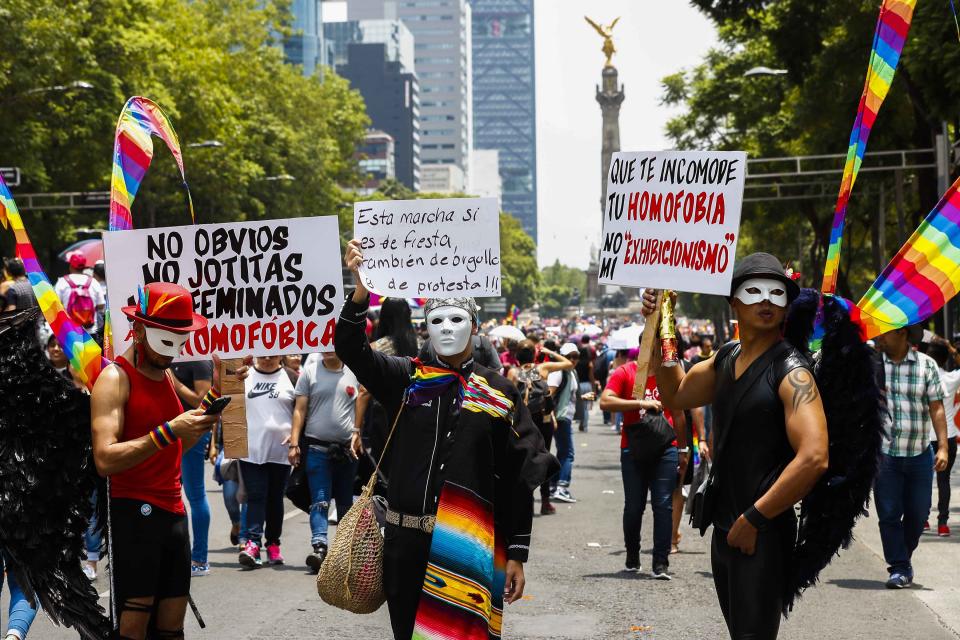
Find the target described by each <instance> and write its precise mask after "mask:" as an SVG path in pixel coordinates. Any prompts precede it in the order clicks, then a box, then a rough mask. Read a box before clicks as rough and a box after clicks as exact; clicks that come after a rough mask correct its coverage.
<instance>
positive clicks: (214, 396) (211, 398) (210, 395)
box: [200, 387, 220, 411]
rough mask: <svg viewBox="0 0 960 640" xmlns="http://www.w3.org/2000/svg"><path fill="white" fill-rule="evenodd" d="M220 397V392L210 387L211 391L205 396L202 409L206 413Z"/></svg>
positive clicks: (201, 405)
mask: <svg viewBox="0 0 960 640" xmlns="http://www.w3.org/2000/svg"><path fill="white" fill-rule="evenodd" d="M219 397H220V392H219V391H217V390H216V389H214V388H213V387H210V391H207V395H205V396H203V400H201V401H200V408H201V409H203V410H204V411H206V410H207V409H209V408H210V405H212V404H213V401H214V400H216V399H217V398H219Z"/></svg>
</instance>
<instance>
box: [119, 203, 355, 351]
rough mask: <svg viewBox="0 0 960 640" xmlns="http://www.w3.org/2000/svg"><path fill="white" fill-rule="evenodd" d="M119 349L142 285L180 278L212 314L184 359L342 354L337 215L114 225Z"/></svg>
mask: <svg viewBox="0 0 960 640" xmlns="http://www.w3.org/2000/svg"><path fill="white" fill-rule="evenodd" d="M103 249H104V262H105V267H106V271H107V298H108V300H109V304H110V321H111V325H112V327H113V340H114V344H115V349H114V350H115V352H116V353H118V354H119V353H122V352H123V351H124V350H126V349H127V347H128V346H130V340H131V335H132V334H131V325H130V321H129V320H127V317H126V316H125V315H124V314H123V311H122V308H123V307H125V306H128V305H132V304H134V301H135V300H136V298H137V288H138V287H141V286H143V285H144V284H146V283H148V282H157V281H160V282H174V283H177V284H179V285H180V286H182V287H184V288H185V289H187V290H188V291H190V292H191V293H192V294H193V307H194V311H196V312H197V313H199V314H200V315H202V316H204V317H206V318H207V321H208V324H207V328H206V329H201V330H200V331H196V332H194V333H193V334H192V335H191V337H190V340H189V341H188V342H187V344H186V346H185V347H184V350H183V354H182V355H181V356H180V358H179V360H181V361H184V360H201V359H209V357H210V354H212V353H216V354H218V355H219V356H221V357H223V358H229V357H241V356H245V355H250V354H252V355H261V356H263V355H282V354H289V353H310V352H316V351H333V332H334V329H335V327H336V322H337V316H338V314H339V308H340V301H341V300H342V299H343V274H342V271H341V269H340V232H339V229H338V225H337V217H336V216H320V217H315V218H293V219H290V220H265V221H262V222H232V223H224V224H198V225H190V226H182V227H162V228H158V229H133V230H130V231H112V232H109V233H105V234H104V235H103Z"/></svg>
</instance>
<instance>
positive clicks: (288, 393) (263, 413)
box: [243, 367, 293, 464]
mask: <svg viewBox="0 0 960 640" xmlns="http://www.w3.org/2000/svg"><path fill="white" fill-rule="evenodd" d="M244 382H245V388H246V397H245V400H246V409H247V457H246V458H243V459H244V460H246V461H247V462H252V463H254V464H265V463H267V462H274V463H277V464H289V462H288V460H287V445H285V444H283V440H284V438H286V437H287V436H289V435H290V429H291V427H292V424H293V383H292V382H290V376H288V375H287V372H286V371H284V370H283V367H281V368H280V369H279V370H277V371H276V373H263V372H262V371H258V370H257V369H255V368H254V369H251V370H250V375H249V376H247V379H246V380H245V381H244Z"/></svg>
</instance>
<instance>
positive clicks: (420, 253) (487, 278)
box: [353, 198, 500, 298]
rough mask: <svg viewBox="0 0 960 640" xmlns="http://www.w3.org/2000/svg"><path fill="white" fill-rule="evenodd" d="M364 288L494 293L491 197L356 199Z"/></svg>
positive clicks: (443, 294) (496, 272) (395, 292)
mask: <svg viewBox="0 0 960 640" xmlns="http://www.w3.org/2000/svg"><path fill="white" fill-rule="evenodd" d="M353 237H354V238H356V239H357V240H359V241H360V247H361V250H362V252H363V264H361V265H360V276H361V277H362V278H363V283H364V284H365V285H366V287H367V289H369V290H370V291H372V292H373V293H376V294H379V295H381V296H397V297H401V298H450V297H457V296H472V297H474V298H482V297H499V296H500V208H499V207H498V206H497V200H496V198H449V199H443V200H379V201H373V202H357V203H356V204H354V208H353Z"/></svg>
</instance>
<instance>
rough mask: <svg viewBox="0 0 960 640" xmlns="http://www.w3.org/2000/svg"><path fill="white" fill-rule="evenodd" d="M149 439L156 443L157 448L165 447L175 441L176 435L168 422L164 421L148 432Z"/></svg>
mask: <svg viewBox="0 0 960 640" xmlns="http://www.w3.org/2000/svg"><path fill="white" fill-rule="evenodd" d="M150 439H151V440H153V444H155V445H157V449H166V448H167V447H169V446H170V445H172V444H173V443H174V442H176V441H177V436H176V434H175V433H174V432H173V429H171V428H170V423H169V422H164V423H163V424H162V425H160V426H159V427H156V428H155V429H154V430H153V431H151V432H150Z"/></svg>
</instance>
